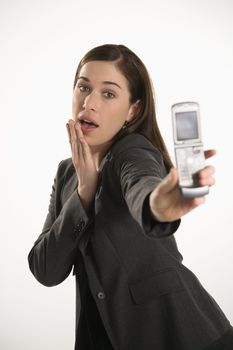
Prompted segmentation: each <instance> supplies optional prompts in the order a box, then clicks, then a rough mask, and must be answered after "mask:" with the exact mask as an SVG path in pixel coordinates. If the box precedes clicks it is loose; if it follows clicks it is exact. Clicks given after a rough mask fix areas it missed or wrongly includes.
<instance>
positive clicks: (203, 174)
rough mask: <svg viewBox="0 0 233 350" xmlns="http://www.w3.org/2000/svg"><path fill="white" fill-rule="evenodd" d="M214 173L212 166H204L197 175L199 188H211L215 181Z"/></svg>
mask: <svg viewBox="0 0 233 350" xmlns="http://www.w3.org/2000/svg"><path fill="white" fill-rule="evenodd" d="M214 173H215V168H214V167H213V166H212V165H208V166H206V167H205V168H204V169H203V170H201V171H200V172H199V174H198V176H199V183H200V185H201V186H213V185H214V184H215V179H214V177H213V175H214Z"/></svg>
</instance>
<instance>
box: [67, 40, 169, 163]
mask: <svg viewBox="0 0 233 350" xmlns="http://www.w3.org/2000/svg"><path fill="white" fill-rule="evenodd" d="M91 61H115V62H116V66H117V67H118V69H119V70H120V71H121V73H122V74H123V75H124V76H125V78H126V79H127V81H128V87H129V91H130V96H131V97H130V102H131V103H135V102H136V101H137V100H140V101H141V104H140V109H139V112H138V113H137V115H136V116H135V117H134V118H133V119H132V120H131V121H130V122H129V123H128V124H127V126H126V127H125V128H123V129H121V130H120V131H119V133H118V134H117V135H116V136H115V138H114V140H115V139H118V138H119V137H121V136H122V135H125V134H130V133H132V132H138V133H140V134H142V135H144V136H145V137H146V138H147V139H149V140H150V141H151V143H152V144H153V145H154V146H155V147H156V148H158V149H159V150H160V152H161V153H162V156H163V159H164V162H165V164H166V166H167V168H168V169H170V168H171V167H172V166H173V164H172V161H171V159H170V156H169V153H168V150H167V147H166V145H165V143H164V140H163V138H162V135H161V133H160V130H159V127H158V124H157V120H156V112H155V99H154V95H153V87H152V82H151V80H150V76H149V73H148V71H147V69H146V67H145V65H144V63H143V62H142V61H141V60H140V58H139V57H138V56H137V55H136V54H135V53H134V52H132V51H131V50H130V49H128V48H127V47H126V46H124V45H112V44H106V45H102V46H98V47H95V48H94V49H92V50H90V51H89V52H88V53H87V54H86V55H85V56H84V57H83V58H82V60H81V61H80V63H79V65H78V68H77V71H76V74H75V79H74V88H75V86H76V83H77V79H78V76H79V72H80V70H81V68H82V67H83V65H84V64H86V63H87V62H91Z"/></svg>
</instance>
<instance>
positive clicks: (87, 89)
mask: <svg viewBox="0 0 233 350" xmlns="http://www.w3.org/2000/svg"><path fill="white" fill-rule="evenodd" d="M78 88H79V91H81V92H89V91H90V88H89V87H87V86H83V85H80V86H79V87H78Z"/></svg>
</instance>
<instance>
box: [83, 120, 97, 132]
mask: <svg viewBox="0 0 233 350" xmlns="http://www.w3.org/2000/svg"><path fill="white" fill-rule="evenodd" d="M79 123H80V125H81V129H82V131H94V130H95V129H96V128H98V125H97V124H95V123H93V122H91V121H89V120H87V119H86V120H85V119H81V120H79Z"/></svg>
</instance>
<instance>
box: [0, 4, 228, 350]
mask: <svg viewBox="0 0 233 350" xmlns="http://www.w3.org/2000/svg"><path fill="white" fill-rule="evenodd" d="M104 43H117V44H120V43H122V44H125V45H126V46H128V47H130V48H131V49H132V50H133V51H135V52H136V53H137V54H138V55H139V56H140V57H141V59H142V60H143V61H144V63H145V64H146V66H147V67H148V70H149V72H150V75H151V77H152V79H153V82H154V86H155V91H156V98H157V115H158V121H159V125H160V128H161V131H162V133H163V135H164V139H165V141H166V143H167V145H168V148H169V150H170V152H171V154H172V155H173V147H172V130H171V116H170V106H171V104H172V103H175V102H179V101H183V100H194V101H198V102H199V103H200V106H201V116H202V129H203V139H204V143H205V146H206V148H216V149H217V151H218V155H217V156H216V157H215V158H214V159H213V160H212V163H213V165H214V166H215V167H216V170H217V172H216V180H217V182H216V186H215V187H214V188H212V189H211V193H210V195H209V196H208V198H207V200H206V203H205V205H203V206H201V207H200V208H198V209H196V210H195V211H193V212H192V213H191V214H189V215H188V216H187V217H185V218H184V219H183V224H182V226H181V227H180V229H179V231H178V232H177V234H176V238H177V241H178V245H179V249H180V251H181V253H182V254H183V256H184V263H185V264H186V265H187V266H188V267H189V268H191V270H192V271H194V273H195V274H196V275H197V276H198V277H199V279H200V280H201V282H202V283H203V285H204V286H205V287H206V289H207V290H208V291H209V292H210V294H211V295H213V296H214V298H215V299H216V300H217V302H218V303H219V305H220V306H221V308H222V309H223V311H224V312H225V314H226V315H227V317H228V318H229V319H230V320H231V322H233V298H232V295H233V278H232V275H233V257H232V244H233V239H232V236H233V224H232V216H233V213H232V208H233V206H232V197H233V190H232V147H233V141H232V138H233V135H232V130H233V127H232V117H233V113H232V101H233V92H232V91H233V89H232V83H233V3H232V1H231V0H195V1H194V0H170V1H169V0H153V1H152V0H151V1H150V0H144V1H139V0H127V1H126V0H119V1H107V0H105V1H104V0H98V1H96V0H90V1H84V0H83V1H78V0H76V1H75V0H71V1H69V0H68V1H65V0H63V1H62V0H56V1H55V0H54V1H53V0H38V1H35V0H18V1H16V0H1V1H0V98H1V102H0V103H1V107H0V108H1V110H0V118H1V135H0V142H1V170H0V176H1V181H0V184H1V197H0V205H1V211H0V212H1V233H0V234H1V236H0V239H1V244H0V259H1V261H0V273H1V280H0V281H1V286H0V315H1V316H0V348H1V349H2V350H31V349H33V350H39V349H40V350H41V349H43V350H68V349H73V344H74V320H75V314H74V312H75V310H74V308H75V283H74V278H73V277H72V276H69V278H68V279H67V280H66V281H64V282H63V283H62V284H61V285H59V286H57V287H53V288H47V287H44V286H42V285H40V284H39V283H38V282H37V281H36V280H35V279H34V277H33V276H32V274H31V273H30V272H29V268H28V265H27V255H28V253H29V250H30V249H31V247H32V245H33V242H34V241H35V240H36V239H37V237H38V235H39V234H40V231H41V229H42V226H43V222H44V219H45V216H46V214H47V207H48V203H49V194H50V191H51V186H52V183H53V178H54V175H55V172H56V169H57V165H58V163H59V161H60V160H61V159H64V158H67V157H69V156H70V150H69V145H68V142H67V135H66V129H65V123H66V121H67V119H68V118H69V117H70V115H71V97H72V84H73V79H74V74H75V70H76V66H77V64H78V62H79V60H80V59H81V57H82V56H83V55H84V54H85V53H86V52H87V51H88V50H89V49H91V48H92V47H95V46H97V45H100V44H104ZM209 162H210V161H209Z"/></svg>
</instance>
